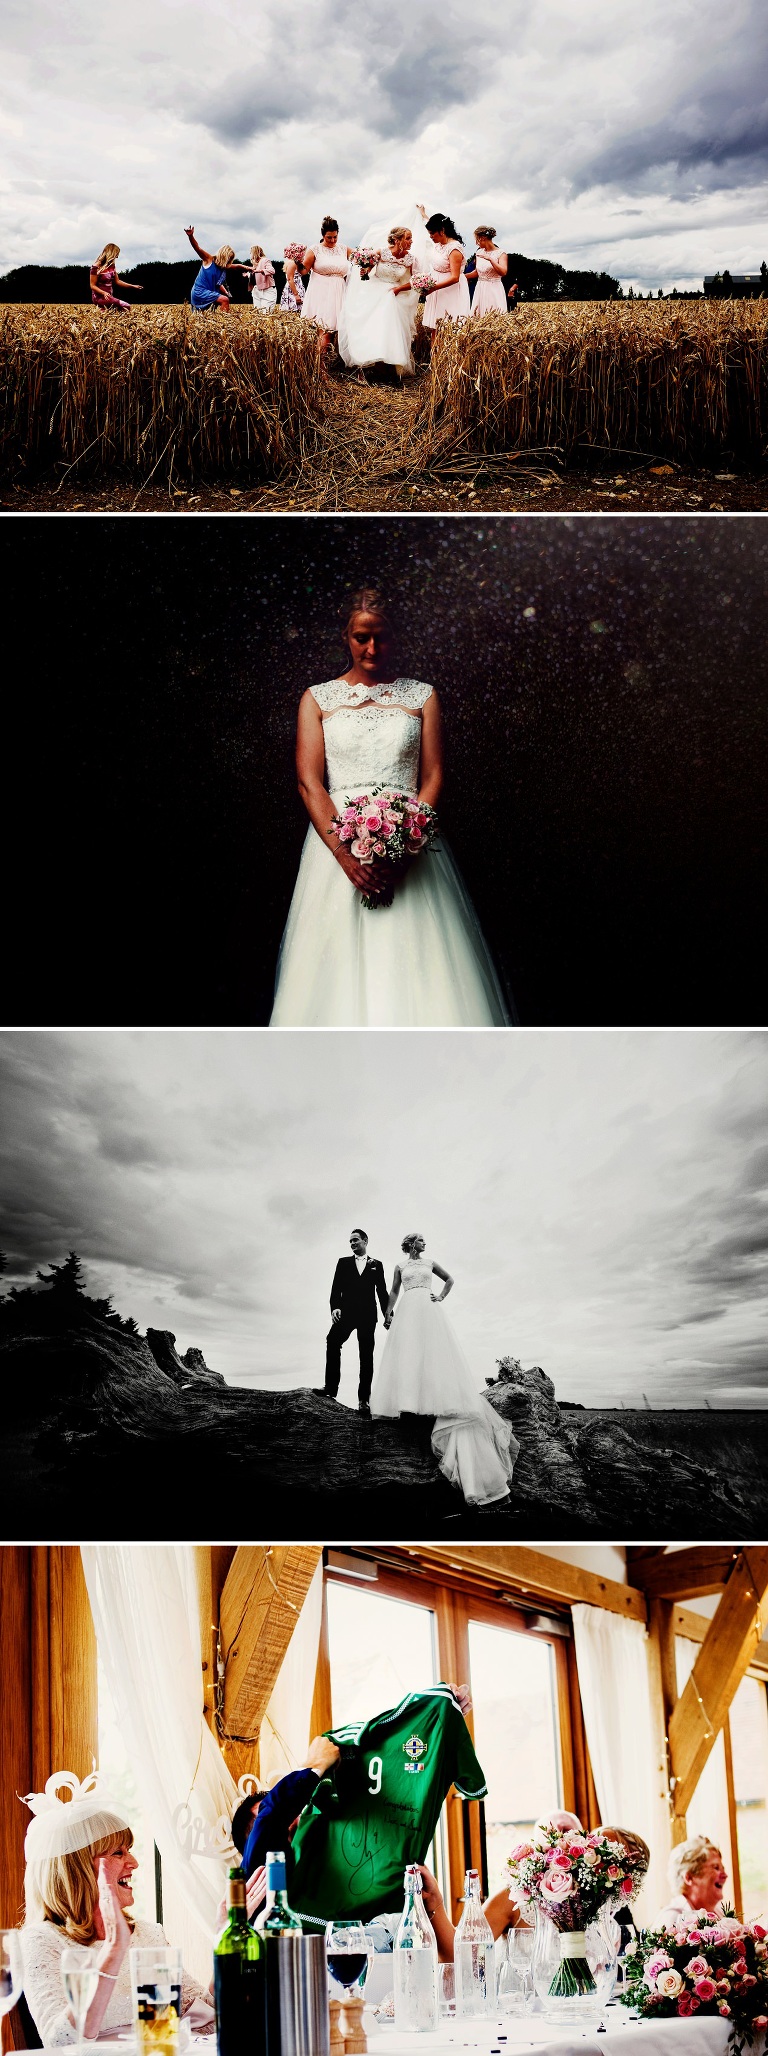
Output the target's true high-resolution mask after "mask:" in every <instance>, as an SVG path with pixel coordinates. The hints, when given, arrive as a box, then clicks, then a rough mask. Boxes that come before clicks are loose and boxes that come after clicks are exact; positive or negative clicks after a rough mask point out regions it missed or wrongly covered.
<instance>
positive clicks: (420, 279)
mask: <svg viewBox="0 0 768 2056" xmlns="http://www.w3.org/2000/svg"><path fill="white" fill-rule="evenodd" d="M411 285H412V286H413V290H414V292H415V293H424V294H427V293H433V292H434V290H435V286H436V285H437V279H435V278H432V277H430V274H429V272H428V271H414V274H413V277H412V279H411Z"/></svg>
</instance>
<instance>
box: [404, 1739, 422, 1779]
mask: <svg viewBox="0 0 768 2056" xmlns="http://www.w3.org/2000/svg"><path fill="white" fill-rule="evenodd" d="M426 1753H427V1745H426V1742H422V1739H421V1736H420V1735H409V1736H408V1740H407V1742H404V1743H403V1755H404V1756H407V1758H408V1762H407V1763H406V1764H405V1766H404V1768H405V1769H406V1770H407V1771H411V1772H412V1773H413V1775H414V1776H417V1775H418V1772H419V1771H420V1770H423V1769H424V1765H423V1763H422V1761H421V1758H422V1757H423V1756H426Z"/></svg>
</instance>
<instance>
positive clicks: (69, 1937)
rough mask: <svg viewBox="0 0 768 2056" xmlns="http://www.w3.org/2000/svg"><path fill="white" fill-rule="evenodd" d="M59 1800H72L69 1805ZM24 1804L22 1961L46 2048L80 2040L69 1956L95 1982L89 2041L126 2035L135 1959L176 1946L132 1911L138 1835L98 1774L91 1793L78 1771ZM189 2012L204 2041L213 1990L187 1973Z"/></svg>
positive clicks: (57, 1778)
mask: <svg viewBox="0 0 768 2056" xmlns="http://www.w3.org/2000/svg"><path fill="white" fill-rule="evenodd" d="M59 1792H68V1793H71V1797H70V1798H68V1799H66V1800H65V1799H61V1798H59V1796H58V1795H59ZM24 1803H25V1805H27V1806H29V1808H30V1810H31V1811H32V1813H33V1816H34V1818H33V1819H32V1820H31V1822H30V1824H29V1827H28V1828H27V1833H26V1840H25V1843H24V1855H25V1858H26V1870H25V1875H24V1897H25V1905H26V1913H25V1920H24V1925H23V1927H22V1929H21V1935H20V1942H21V1958H22V1965H23V1982H24V1997H25V2000H26V2003H27V2006H28V2008H29V2011H30V2013H31V2015H32V2019H33V2021H34V2024H35V2027H36V2028H37V2031H38V2034H39V2035H40V2040H41V2043H42V2045H43V2047H45V2048H58V2047H61V2046H65V2045H68V2044H71V2043H73V2042H76V2041H77V2034H76V2029H75V2020H74V2016H73V2014H72V2012H71V2011H70V2008H69V2005H68V2003H67V1994H66V1992H65V1989H64V1983H63V1979H62V1957H63V1954H64V1951H65V1949H69V1950H71V1951H72V1952H73V1955H74V1958H75V1962H76V1967H77V1969H78V1970H80V1969H87V1968H88V1969H91V1970H92V1971H93V1972H94V1973H95V1976H94V1989H93V1993H92V1996H91V1999H90V2003H89V2006H88V2010H87V2013H86V2016H85V2039H86V2041H95V2040H96V2038H97V2037H101V2038H102V2039H103V2038H104V2037H105V2036H108V2035H116V2034H117V2033H118V2032H119V2031H122V2032H125V2030H126V2029H128V2028H131V2027H132V2025H133V1989H132V1982H131V1966H130V1959H129V1953H128V1952H129V1950H130V1949H132V1948H136V1949H142V1948H149V1949H167V1947H168V1938H167V1936H166V1934H165V1933H164V1930H163V1929H162V1928H161V1927H158V1926H157V1924H156V1922H155V1921H148V1920H139V1919H137V1918H136V1916H135V1915H134V1913H133V1911H132V1908H133V1884H132V1877H133V1872H134V1871H135V1870H137V1869H138V1865H137V1862H136V1858H135V1856H134V1855H133V1854H132V1845H133V1832H132V1830H131V1828H130V1826H129V1824H128V1822H127V1820H126V1818H125V1815H124V1813H123V1811H122V1808H121V1807H119V1806H116V1805H115V1804H114V1802H113V1801H112V1800H111V1798H110V1796H109V1793H108V1792H107V1791H106V1790H105V1788H104V1785H103V1782H102V1779H101V1777H100V1775H99V1772H98V1771H94V1772H92V1773H91V1776H90V1777H88V1778H85V1779H84V1781H83V1783H82V1785H81V1784H79V1783H78V1779H77V1778H76V1777H73V1775H72V1773H71V1771H59V1772H56V1773H54V1775H53V1776H52V1777H50V1778H49V1779H48V1781H47V1784H46V1786H45V1789H44V1791H42V1792H30V1794H29V1797H28V1798H27V1799H26V1800H25V1802H24ZM181 2011H182V2013H183V2014H187V2015H189V2018H190V2026H193V2027H194V2030H195V2032H196V2033H198V2034H199V2033H204V2034H210V2033H212V2031H213V2028H214V2024H215V2016H214V2010H213V2006H212V2005H211V1997H210V1991H208V1992H206V1991H204V1989H203V1986H202V1985H200V1984H198V1983H197V1980H196V1979H195V1978H192V1977H190V1976H189V1975H188V1973H187V1972H186V1971H184V1970H183V1971H182V1978H181Z"/></svg>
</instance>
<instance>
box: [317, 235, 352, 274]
mask: <svg viewBox="0 0 768 2056" xmlns="http://www.w3.org/2000/svg"><path fill="white" fill-rule="evenodd" d="M314 269H315V271H319V273H320V276H321V278H346V276H347V272H348V270H349V262H348V259H347V253H346V250H344V249H342V248H341V245H340V244H338V243H334V246H333V249H332V250H329V248H328V245H327V243H318V246H317V249H316V251H315V263H314Z"/></svg>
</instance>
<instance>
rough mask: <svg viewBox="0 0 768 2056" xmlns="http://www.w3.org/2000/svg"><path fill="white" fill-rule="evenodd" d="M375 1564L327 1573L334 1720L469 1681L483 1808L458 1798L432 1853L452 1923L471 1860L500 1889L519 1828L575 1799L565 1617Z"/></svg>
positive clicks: (360, 1717)
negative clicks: (440, 1684) (432, 1687)
mask: <svg viewBox="0 0 768 2056" xmlns="http://www.w3.org/2000/svg"><path fill="white" fill-rule="evenodd" d="M368 1567H369V1569H370V1570H371V1572H372V1573H374V1575H372V1576H371V1578H370V1579H362V1578H361V1579H360V1580H359V1581H358V1580H357V1579H356V1578H354V1577H353V1576H352V1575H351V1574H350V1572H349V1570H348V1568H342V1569H341V1570H340V1571H338V1572H337V1571H335V1570H334V1569H333V1568H331V1569H329V1570H328V1571H327V1572H326V1581H325V1592H326V1606H327V1622H328V1656H329V1666H330V1678H329V1687H330V1707H331V1709H332V1718H333V1722H334V1724H338V1723H340V1722H342V1721H346V1720H363V1719H367V1718H370V1716H371V1715H372V1714H375V1713H380V1712H383V1711H384V1710H385V1708H387V1707H389V1706H396V1705H397V1703H398V1701H399V1700H400V1699H401V1698H402V1697H403V1694H404V1693H405V1692H409V1691H416V1690H418V1689H419V1688H420V1687H421V1688H423V1687H424V1686H425V1685H429V1684H434V1683H436V1682H437V1680H438V1679H441V1678H442V1679H444V1680H445V1681H446V1682H452V1683H454V1684H468V1685H469V1688H470V1691H471V1693H472V1700H473V1711H472V1715H471V1717H470V1725H471V1727H472V1732H473V1735H474V1742H475V1748H476V1751H477V1756H478V1760H479V1762H480V1764H481V1766H482V1769H483V1771H484V1773H485V1778H486V1782H487V1785H488V1795H487V1798H486V1799H485V1801H484V1802H483V1805H482V1808H480V1807H478V1805H477V1803H472V1804H470V1803H469V1802H467V1801H462V1800H461V1799H460V1798H459V1797H458V1795H457V1794H455V1793H454V1794H452V1795H451V1797H450V1798H449V1801H448V1803H447V1806H446V1807H445V1808H444V1810H443V1815H442V1818H441V1823H440V1829H439V1832H438V1836H437V1840H436V1844H435V1847H434V1849H433V1851H432V1852H431V1854H430V1856H429V1857H428V1858H427V1861H428V1862H429V1864H430V1867H431V1868H432V1869H434V1870H435V1871H436V1873H437V1876H438V1879H439V1881H440V1885H441V1888H442V1890H443V1893H444V1895H445V1897H446V1900H447V1901H448V1900H450V1902H451V1903H452V1907H453V1912H454V1918H456V1917H458V1913H459V1911H460V1898H461V1894H462V1892H463V1886H464V1870H465V1868H466V1866H467V1865H469V1864H474V1865H475V1866H476V1868H477V1869H479V1870H481V1871H482V1872H483V1874H484V1875H483V1883H484V1886H485V1888H486V1889H487V1890H490V1891H497V1890H498V1889H499V1888H500V1887H501V1886H502V1885H504V1884H505V1883H506V1872H505V1862H506V1858H507V1856H508V1854H509V1851H510V1849H511V1848H512V1847H513V1846H514V1843H515V1842H516V1841H518V1840H519V1839H520V1836H521V1833H522V1832H523V1831H524V1830H525V1829H526V1828H528V1827H530V1826H531V1825H532V1823H533V1821H534V1820H536V1819H537V1818H538V1816H539V1814H542V1813H546V1812H549V1811H551V1810H552V1809H553V1808H556V1807H559V1806H562V1805H566V1806H569V1807H570V1806H573V1805H574V1771H573V1761H572V1744H571V1722H570V1711H569V1682H568V1677H569V1657H568V1649H569V1645H570V1620H569V1617H568V1615H567V1613H566V1612H565V1610H564V1612H563V1617H562V1618H552V1619H549V1618H548V1617H547V1616H544V1615H542V1614H536V1615H535V1616H534V1615H533V1614H529V1615H527V1614H525V1613H523V1612H521V1611H520V1610H519V1609H518V1608H517V1607H513V1606H510V1605H509V1604H508V1603H507V1602H506V1601H501V1600H499V1601H496V1600H495V1598H486V1597H485V1596H484V1595H483V1596H482V1597H481V1596H479V1595H477V1594H473V1593H472V1591H471V1590H464V1589H463V1588H462V1585H461V1583H460V1582H459V1581H457V1582H456V1583H455V1584H450V1583H448V1582H447V1581H446V1583H442V1582H441V1583H432V1581H431V1578H430V1577H429V1576H420V1575H418V1574H417V1573H415V1572H414V1574H413V1575H404V1574H402V1573H400V1572H399V1571H395V1570H390V1569H389V1568H388V1567H387V1566H386V1565H385V1564H379V1565H375V1564H374V1562H373V1560H370V1562H369V1565H368ZM570 1646H571V1647H572V1645H570ZM576 1697H578V1695H576ZM582 1758H583V1750H582ZM582 1803H584V1794H583V1793H582Z"/></svg>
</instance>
